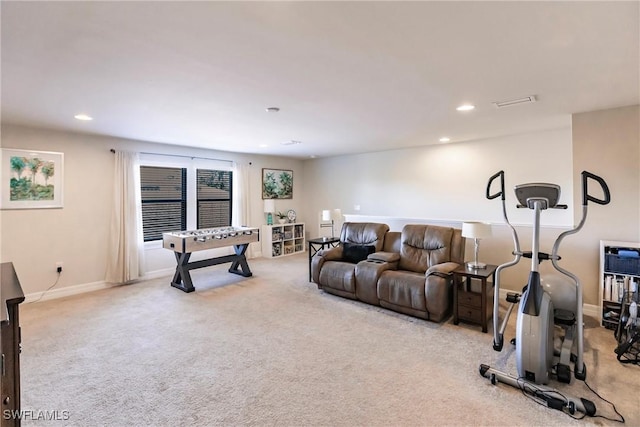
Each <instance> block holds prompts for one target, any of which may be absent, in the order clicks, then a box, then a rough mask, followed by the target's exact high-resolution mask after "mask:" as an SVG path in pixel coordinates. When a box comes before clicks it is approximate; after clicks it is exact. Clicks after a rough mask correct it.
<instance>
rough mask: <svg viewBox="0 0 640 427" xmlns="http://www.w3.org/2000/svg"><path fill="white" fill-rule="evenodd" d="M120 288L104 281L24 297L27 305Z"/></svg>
mask: <svg viewBox="0 0 640 427" xmlns="http://www.w3.org/2000/svg"><path fill="white" fill-rule="evenodd" d="M114 286H119V285H117V284H115V283H107V282H105V281H104V280H102V281H100V282H93V283H84V284H82V285H75V286H65V287H64V288H60V289H51V290H50V291H44V292H34V293H32V294H27V295H25V296H24V302H25V303H31V302H41V301H48V300H52V299H58V298H64V297H68V296H71V295H78V294H84V293H86V292H92V291H97V290H100V289H107V288H112V287H114Z"/></svg>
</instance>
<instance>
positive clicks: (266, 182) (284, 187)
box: [262, 168, 293, 199]
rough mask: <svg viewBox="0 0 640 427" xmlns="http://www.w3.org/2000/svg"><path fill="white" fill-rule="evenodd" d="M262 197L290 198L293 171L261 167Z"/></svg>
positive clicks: (291, 196) (291, 194)
mask: <svg viewBox="0 0 640 427" xmlns="http://www.w3.org/2000/svg"><path fill="white" fill-rule="evenodd" d="M262 198H263V199H292V198H293V171H290V170H283V169H266V168H263V169H262Z"/></svg>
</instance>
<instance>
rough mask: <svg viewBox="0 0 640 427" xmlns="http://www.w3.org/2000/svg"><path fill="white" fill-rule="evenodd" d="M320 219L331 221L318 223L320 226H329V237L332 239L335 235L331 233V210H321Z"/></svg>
mask: <svg viewBox="0 0 640 427" xmlns="http://www.w3.org/2000/svg"><path fill="white" fill-rule="evenodd" d="M322 220H323V221H331V222H330V223H328V224H320V228H325V227H331V238H332V239H333V238H334V237H335V236H334V234H333V218H332V217H331V211H330V210H329V209H326V210H323V211H322Z"/></svg>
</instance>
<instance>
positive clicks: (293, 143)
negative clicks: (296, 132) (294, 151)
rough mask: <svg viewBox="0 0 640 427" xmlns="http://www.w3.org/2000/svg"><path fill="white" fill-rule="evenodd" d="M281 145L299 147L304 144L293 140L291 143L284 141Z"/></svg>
mask: <svg viewBox="0 0 640 427" xmlns="http://www.w3.org/2000/svg"><path fill="white" fill-rule="evenodd" d="M281 144H282V145H297V144H302V141H296V140H295V139H292V140H291V141H284V142H282V143H281Z"/></svg>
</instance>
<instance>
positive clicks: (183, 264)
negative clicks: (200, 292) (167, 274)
mask: <svg viewBox="0 0 640 427" xmlns="http://www.w3.org/2000/svg"><path fill="white" fill-rule="evenodd" d="M174 254H175V255H176V261H177V263H178V265H177V266H176V272H175V274H174V275H173V280H172V281H171V286H173V287H174V288H178V289H180V290H181V291H184V292H193V291H195V290H196V288H194V287H193V282H192V281H191V274H189V270H188V269H187V264H189V258H191V252H185V253H178V252H174Z"/></svg>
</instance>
